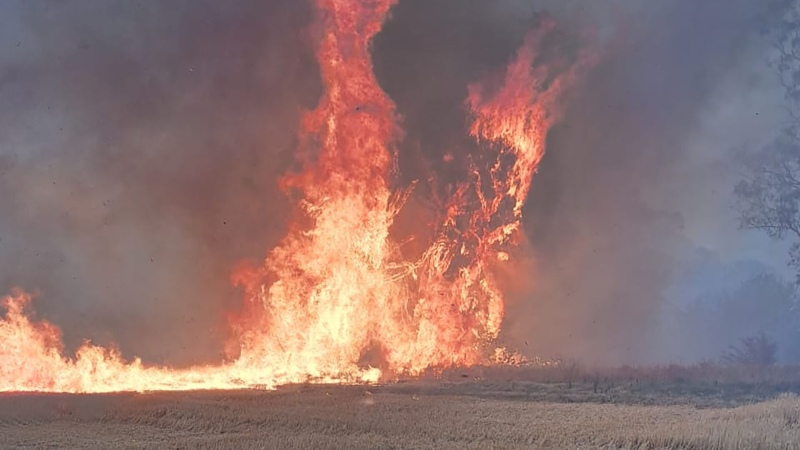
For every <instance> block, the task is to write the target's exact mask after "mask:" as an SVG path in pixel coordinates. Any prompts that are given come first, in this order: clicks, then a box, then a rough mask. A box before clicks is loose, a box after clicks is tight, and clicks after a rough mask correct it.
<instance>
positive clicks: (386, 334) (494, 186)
mask: <svg viewBox="0 0 800 450" xmlns="http://www.w3.org/2000/svg"><path fill="white" fill-rule="evenodd" d="M396 1H397V0H376V1H372V2H363V1H358V0H317V1H316V6H317V22H316V28H315V29H316V31H317V33H318V36H319V40H318V45H317V49H316V57H317V61H318V64H319V67H320V71H321V76H322V81H323V85H324V93H323V95H322V97H321V99H320V101H319V104H318V106H317V108H316V109H314V110H313V111H310V112H308V113H307V114H305V116H304V117H303V119H302V123H301V130H300V137H299V143H300V144H299V149H298V152H297V154H298V155H302V156H298V166H299V167H300V168H299V169H298V170H296V171H293V172H291V173H290V174H288V175H286V176H285V177H283V178H282V180H281V187H282V188H283V190H284V191H285V192H286V193H287V195H289V196H290V197H291V198H293V199H296V211H295V215H294V218H293V222H292V224H291V225H290V227H289V231H288V234H287V235H286V236H285V238H284V239H283V240H282V241H281V242H280V243H279V244H278V245H277V246H276V247H275V248H274V249H273V250H272V251H271V252H270V253H269V254H268V255H267V257H266V258H265V259H264V260H263V262H261V263H260V264H251V265H247V266H243V267H242V268H240V269H237V270H236V271H235V273H234V274H233V281H234V283H235V284H236V285H237V286H238V287H240V288H241V290H242V291H243V293H244V299H243V305H242V308H241V309H240V310H239V311H237V313H236V314H235V315H234V316H233V318H232V320H231V325H232V328H233V330H234V333H233V341H232V342H231V343H230V345H229V348H230V349H231V351H230V354H229V355H228V356H229V358H228V361H227V362H225V363H223V364H220V365H216V366H204V367H193V368H189V369H175V368H170V367H155V366H147V365H144V364H142V362H141V361H139V360H134V361H132V362H128V361H124V360H123V358H122V357H121V356H120V353H119V352H118V351H116V350H115V349H113V348H102V347H98V346H95V345H93V344H91V343H89V342H86V343H85V344H84V345H83V346H82V347H81V348H80V349H79V350H78V351H77V352H76V354H75V355H74V357H70V356H68V355H65V354H64V351H63V346H62V344H61V336H60V332H59V329H58V328H57V327H56V326H55V325H53V324H50V323H48V322H44V321H37V320H35V319H33V318H31V316H30V315H29V313H28V312H27V311H26V310H27V308H28V307H29V304H30V301H31V296H30V295H28V294H26V293H24V292H22V291H15V292H12V293H11V294H10V295H9V296H7V297H5V298H4V299H3V307H4V308H5V318H4V319H3V321H0V391H48V392H113V391H146V390H191V389H235V388H241V387H245V386H254V385H258V386H266V387H274V386H276V385H280V384H286V383H295V382H306V381H316V382H337V383H359V382H374V381H377V380H380V379H386V378H392V377H396V376H400V375H409V376H417V375H420V374H422V373H423V372H425V371H428V370H443V369H447V368H452V367H462V366H471V365H476V364H480V363H485V362H489V361H492V360H502V361H505V362H507V361H517V360H518V358H515V357H513V355H511V356H509V352H508V351H506V350H505V349H504V348H502V346H500V345H499V344H498V337H499V334H500V331H501V324H502V322H503V317H504V296H503V292H502V290H501V288H500V283H499V282H498V280H497V276H496V270H497V268H498V267H499V265H503V264H509V263H510V261H512V260H513V258H514V251H513V248H514V246H515V245H516V244H517V243H518V241H519V234H520V224H521V220H522V210H523V206H524V204H525V200H526V198H527V196H528V193H529V189H530V185H531V179H532V177H533V176H534V174H535V173H536V170H537V167H538V165H539V163H540V161H541V159H542V156H543V155H544V152H545V137H546V135H547V132H548V130H549V129H550V127H551V126H552V125H553V124H554V123H555V122H557V121H558V120H559V118H560V112H561V108H560V104H562V103H563V101H564V96H565V94H567V93H568V91H569V90H570V89H571V88H572V87H573V86H574V85H575V82H576V79H577V78H578V77H579V75H580V74H581V73H582V72H583V71H585V70H586V69H587V68H588V67H589V66H590V65H591V64H592V63H593V58H592V55H591V54H590V53H588V52H586V53H579V54H578V55H577V56H573V57H571V58H567V59H563V60H555V61H552V60H551V59H552V58H543V57H542V47H543V42H542V41H543V39H545V38H546V37H547V36H548V35H549V34H550V33H552V32H553V30H554V28H555V23H554V22H553V21H551V20H549V19H547V20H543V21H542V22H541V23H540V24H538V25H537V27H536V28H535V29H534V30H532V31H531V32H530V33H529V34H528V36H527V37H526V39H525V40H524V43H523V46H522V47H521V48H520V49H519V50H518V52H517V54H516V57H515V58H514V59H513V60H512V61H511V62H510V64H509V65H508V67H507V68H506V70H505V71H504V72H503V73H501V74H499V76H498V77H495V78H492V80H487V81H480V82H476V83H474V84H472V85H470V86H469V89H468V91H469V96H468V98H467V99H466V102H465V106H466V107H467V108H468V110H469V117H470V120H471V123H469V124H467V129H468V132H469V134H470V136H471V137H472V138H473V139H474V141H475V142H476V144H477V146H478V148H480V149H481V150H480V151H481V153H480V155H467V156H465V158H466V160H465V161H461V163H462V166H463V167H465V168H467V170H465V171H464V173H463V177H462V181H461V182H459V183H458V184H457V185H456V187H455V188H454V189H452V191H451V192H450V193H449V195H448V196H447V197H445V198H443V199H442V200H441V201H440V202H439V203H440V204H438V205H436V206H437V207H438V209H439V210H438V213H437V214H435V216H436V217H437V219H436V222H435V223H433V224H431V227H430V229H431V230H432V231H431V233H430V235H429V236H412V237H411V238H409V237H407V236H396V235H395V234H396V232H395V231H394V230H393V228H392V225H393V221H394V219H395V218H396V216H397V214H398V213H399V212H400V211H401V210H402V209H403V207H404V206H405V202H406V200H407V199H408V198H409V196H411V195H414V191H413V190H414V185H413V184H412V185H411V186H399V184H400V183H399V182H398V179H399V174H398V172H397V166H398V165H397V162H396V158H397V145H398V143H399V142H400V141H401V139H402V130H401V128H400V125H399V120H398V117H397V113H396V110H395V105H394V103H393V102H392V100H391V99H390V98H389V97H388V96H387V95H386V94H385V93H384V91H383V90H382V89H381V87H380V85H379V83H378V81H377V79H376V77H375V75H374V73H373V67H372V61H371V54H370V43H371V40H372V38H373V37H374V36H375V35H376V34H377V33H378V32H379V31H380V30H381V27H382V24H383V22H384V20H385V18H386V16H387V14H388V13H389V11H390V9H391V8H392V6H393V5H394V4H395V3H396ZM497 80H500V81H499V82H498V81H497ZM448 155H449V158H450V160H451V161H452V159H453V158H458V156H453V154H451V153H448ZM409 239H413V240H414V241H415V242H417V243H419V242H425V246H424V248H425V250H424V251H422V252H421V253H420V254H418V255H413V256H409V255H408V253H409V252H408V251H406V249H405V248H404V244H405V243H406V242H409ZM497 355H502V356H503V357H502V358H500V357H498V356H497Z"/></svg>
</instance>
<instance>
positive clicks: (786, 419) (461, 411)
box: [0, 383, 800, 450]
mask: <svg viewBox="0 0 800 450" xmlns="http://www.w3.org/2000/svg"><path fill="white" fill-rule="evenodd" d="M442 386H444V385H442ZM466 387H467V385H466V384H462V385H460V388H461V389H459V388H458V387H453V385H451V386H449V387H446V388H445V387H442V389H441V390H438V391H437V390H435V389H434V386H433V385H432V384H430V383H428V384H426V383H415V384H404V385H393V386H386V387H379V388H371V389H370V390H367V389H368V388H363V387H325V386H318V387H297V386H295V387H287V388H284V389H281V390H279V391H277V392H258V391H250V392H212V393H188V394H185V393H184V394H177V393H159V394H124V395H97V396H95V395H87V396H65V395H7V396H2V397H0V436H2V442H0V446H2V447H3V448H153V449H164V448H176V449H177V448H181V449H183V448H209V449H323V448H347V449H376V448H381V449H400V448H409V449H410V448H414V449H426V448H429V449H434V448H435V449H473V448H474V449H489V448H503V449H505V448H509V449H516V448H519V449H522V448H525V449H698V450H699V449H704V450H705V449H710V450H714V449H734V450H736V449H772V448H775V449H787V450H789V449H798V450H800V398H798V397H795V396H793V395H785V396H782V397H780V398H778V399H774V400H771V401H768V402H762V403H757V404H750V405H744V406H740V407H736V408H705V409H700V408H697V407H695V406H693V405H690V404H686V405H668V406H664V405H662V406H642V405H621V404H598V403H554V402H550V401H547V402H541V401H528V400H525V399H524V398H523V397H519V398H513V399H508V398H500V397H495V396H493V395H491V394H490V393H486V392H484V395H475V392H477V391H479V389H477V388H473V393H472V394H471V395H464V394H467V393H468V392H467V391H468V389H466ZM459 390H464V393H460V392H459ZM521 400H525V401H521Z"/></svg>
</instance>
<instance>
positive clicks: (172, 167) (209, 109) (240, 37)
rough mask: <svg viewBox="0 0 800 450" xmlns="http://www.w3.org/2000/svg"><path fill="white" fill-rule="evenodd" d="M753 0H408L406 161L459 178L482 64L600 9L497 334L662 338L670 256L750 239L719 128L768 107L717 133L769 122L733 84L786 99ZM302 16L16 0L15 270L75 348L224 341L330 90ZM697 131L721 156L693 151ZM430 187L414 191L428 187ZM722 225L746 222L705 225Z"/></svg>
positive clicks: (396, 83) (163, 357)
mask: <svg viewBox="0 0 800 450" xmlns="http://www.w3.org/2000/svg"><path fill="white" fill-rule="evenodd" d="M761 3H762V2H753V1H749V0H734V1H722V0H715V1H707V2H702V3H698V2H692V1H690V0H679V1H667V0H657V1H651V2H639V1H633V0H630V1H628V0H617V1H609V2H582V1H577V0H576V1H567V2H564V1H522V0H496V1H492V2H465V1H463V0H436V1H430V0H402V1H401V2H400V3H399V4H398V6H397V7H396V8H395V9H394V11H393V13H392V18H391V20H390V21H389V23H387V25H386V28H385V30H384V32H383V33H382V34H381V35H380V36H379V37H378V39H377V41H376V42H375V45H374V50H375V51H374V57H375V63H376V71H377V74H378V78H379V80H380V81H381V83H382V84H383V86H384V87H385V89H386V90H387V92H388V93H389V95H390V96H391V97H392V98H393V99H394V100H395V101H396V102H397V104H398V108H399V111H400V113H401V114H402V115H403V127H404V129H405V130H406V131H407V137H406V140H405V141H404V143H403V145H402V148H401V155H400V156H401V157H400V166H401V170H402V172H403V173H404V176H405V177H406V178H405V179H404V180H403V181H405V182H408V181H410V180H411V179H414V178H421V179H423V180H424V179H425V178H426V177H427V174H428V173H430V172H431V171H434V172H435V173H437V174H440V176H441V177H443V179H445V180H446V179H448V177H449V176H450V175H452V173H451V171H452V170H453V169H452V167H450V166H448V165H447V164H446V163H445V162H444V161H443V159H442V156H443V155H444V154H445V153H448V152H460V151H465V149H467V148H469V146H470V145H471V144H470V143H469V142H468V140H467V139H466V137H465V135H466V133H465V128H466V117H465V108H464V99H465V98H466V86H467V84H468V83H471V82H474V81H477V80H480V79H482V78H484V77H485V76H486V75H487V74H490V73H492V72H494V71H496V70H498V69H501V68H502V67H503V66H504V65H505V64H506V63H507V62H508V61H509V59H510V58H511V57H512V55H513V54H514V52H515V51H516V49H517V47H518V46H519V45H520V44H521V42H522V39H523V36H524V34H525V32H526V31H528V30H529V29H530V27H531V26H534V25H535V24H536V23H537V20H538V19H537V14H538V13H541V12H542V11H549V12H550V13H552V14H554V15H555V16H556V18H557V19H558V21H559V22H560V23H561V24H562V26H563V29H562V30H563V31H562V37H563V41H559V42H555V43H553V44H552V45H553V46H554V50H553V51H566V52H569V51H571V49H572V50H574V47H576V46H578V45H584V44H585V43H586V42H587V39H588V38H583V37H582V35H583V33H584V32H585V30H587V29H593V30H594V33H595V34H594V36H595V37H594V38H591V39H590V40H589V42H591V41H592V40H593V42H594V43H593V45H596V46H597V48H598V51H599V52H600V53H601V60H600V61H601V62H600V64H599V65H598V66H597V67H596V68H595V69H594V70H593V71H592V72H591V73H590V74H588V76H587V77H586V79H585V80H584V83H583V84H584V85H583V87H582V88H581V89H580V92H579V93H578V95H576V96H574V97H573V99H572V101H571V103H570V105H569V108H568V113H567V115H566V119H565V120H564V121H563V123H562V124H561V125H559V126H558V127H557V128H556V129H554V130H553V132H552V133H551V136H550V139H549V143H548V154H547V156H546V157H545V160H544V162H543V165H542V167H541V170H540V172H539V174H538V175H537V176H536V178H535V180H534V186H533V190H532V194H531V197H530V199H529V202H528V207H527V210H526V217H527V219H526V223H525V225H526V234H527V236H528V238H529V240H530V243H529V246H530V248H529V252H530V254H531V260H530V261H528V262H525V264H521V265H520V268H518V269H517V270H515V271H514V273H513V277H508V278H509V279H511V280H513V281H514V283H513V284H514V286H513V288H514V289H513V291H514V294H513V298H512V301H511V304H510V305H509V308H510V310H509V314H508V319H507V324H506V329H507V338H508V339H509V340H510V341H512V342H513V343H515V344H517V345H519V346H520V347H521V349H522V350H524V351H525V352H526V353H528V354H530V355H562V356H567V357H576V358H581V359H584V360H592V361H597V360H601V361H605V362H622V361H628V362H630V361H633V362H636V361H652V360H658V359H659V358H660V357H662V356H663V355H664V354H666V353H664V352H662V350H663V347H664V342H663V341H664V337H663V336H660V335H658V334H657V333H654V332H653V330H655V329H658V327H659V320H660V316H661V313H662V310H663V306H664V304H665V302H666V301H667V300H669V299H667V298H666V294H665V292H666V290H667V288H668V287H669V286H670V284H671V282H672V280H673V274H674V272H675V270H676V269H677V268H680V267H681V264H682V263H683V261H684V259H685V257H686V255H689V254H691V253H692V252H693V251H694V250H695V247H697V246H703V245H709V246H712V247H713V248H714V249H715V250H720V249H722V248H724V247H726V246H727V244H728V243H729V242H730V241H731V240H738V239H742V238H741V235H739V234H736V233H734V232H733V231H730V230H734V229H735V224H733V223H731V222H732V221H733V218H732V216H731V215H730V214H729V213H727V212H722V211H727V204H726V201H725V198H726V197H725V196H726V195H727V193H728V192H729V191H730V189H729V187H727V186H725V185H724V184H725V183H726V182H727V181H726V180H727V178H726V177H727V175H725V173H726V172H725V170H727V169H726V167H724V164H723V165H720V164H719V161H721V160H724V158H726V157H727V156H725V155H726V154H725V151H726V150H727V148H722V147H724V146H729V145H736V144H737V143H738V141H740V140H742V141H747V142H758V141H759V140H761V139H763V136H765V135H767V134H769V133H771V132H772V131H773V130H772V128H770V125H769V124H771V123H773V120H772V119H774V118H775V114H771V113H767V112H765V111H764V110H762V111H761V116H760V118H759V119H757V120H759V121H761V122H760V123H763V125H762V126H753V127H737V132H738V133H739V134H741V138H740V139H739V138H737V139H733V138H729V139H728V140H725V142H724V143H719V142H717V140H716V139H712V138H711V137H713V136H714V134H713V133H712V132H709V131H708V128H709V127H711V128H714V130H717V131H713V132H714V133H720V131H718V130H719V129H720V128H721V127H722V128H724V127H725V124H739V123H749V122H748V121H749V120H754V119H753V112H752V111H746V110H743V109H742V108H741V105H738V106H736V105H731V104H727V103H725V102H724V101H722V100H720V99H721V98H724V96H725V95H729V94H730V93H731V92H739V91H747V92H750V93H754V94H752V95H753V96H754V97H755V98H759V99H764V100H763V101H764V102H766V103H769V102H771V101H772V99H773V98H774V96H773V95H772V93H773V92H774V89H773V87H772V85H770V84H769V83H768V82H764V81H762V80H764V79H766V75H763V74H759V73H755V72H754V71H753V67H762V66H763V65H764V61H762V55H763V51H762V50H763V47H762V46H763V45H764V44H763V43H760V42H759V41H758V39H757V36H756V35H755V30H756V28H757V23H756V19H757V17H758V15H759V14H761V13H762V12H763V11H762V10H763V9H766V6H765V5H761ZM311 18H312V11H311V7H310V5H308V4H307V3H306V2H300V1H290V0H282V1H270V2H264V1H256V0H238V1H229V2H216V1H212V0H203V1H191V2H190V1H178V0H170V1H166V0H165V1H151V2H143V3H140V2H128V1H122V0H120V1H109V2H104V3H103V4H102V5H98V4H97V2H91V1H88V0H71V1H64V2H58V3H50V4H47V3H31V2H25V1H23V0H13V1H7V2H3V3H2V4H0V61H2V66H0V211H1V212H0V290H6V289H7V288H10V287H11V286H21V287H23V288H27V289H32V288H38V289H39V290H40V291H41V296H40V297H39V298H37V299H36V301H35V307H36V309H37V310H38V311H40V312H41V315H42V316H44V317H46V318H48V319H50V320H52V321H53V322H54V323H56V324H58V325H60V326H62V328H63V329H64V332H65V337H66V342H67V344H68V346H71V347H72V346H75V345H76V344H77V343H79V340H80V339H82V338H91V339H92V340H93V341H95V342H97V343H100V344H106V343H109V342H116V343H118V344H119V345H120V347H121V349H122V350H123V354H125V355H133V354H137V355H141V356H143V357H144V358H145V360H148V361H155V362H169V363H173V364H185V363H189V362H198V361H203V360H213V358H215V357H216V355H217V353H219V352H220V351H221V346H222V343H223V341H224V339H225V336H226V333H228V330H227V327H226V323H225V316H226V313H227V312H229V311H230V310H231V309H232V308H235V306H236V305H237V303H238V299H239V297H238V294H237V292H236V291H235V290H234V289H232V288H231V287H230V283H229V282H228V274H229V273H230V271H231V269H232V268H233V267H234V265H235V264H236V262H237V261H240V260H241V259H244V258H261V257H263V255H265V254H266V251H267V249H269V248H270V247H271V246H272V245H274V244H275V242H276V240H277V239H278V238H280V237H281V236H282V235H283V231H284V226H285V223H284V216H285V215H286V213H287V209H288V208H287V204H286V201H285V199H284V197H283V195H282V194H281V193H279V192H278V190H277V189H276V183H275V181H276V179H277V177H278V176H279V175H280V174H282V173H283V172H285V170H286V169H287V167H288V166H289V165H290V163H291V159H292V158H291V154H292V150H293V148H294V146H295V134H296V133H295V130H296V129H297V121H298V118H299V114H300V112H301V110H302V109H303V108H307V107H311V106H312V105H313V104H314V103H315V101H316V99H317V98H318V97H319V93H320V92H319V89H320V88H319V80H318V74H317V69H316V66H315V64H314V63H313V58H312V54H311V51H310V45H309V42H310V40H309V39H308V35H307V33H306V27H307V26H308V24H309V22H310V20H311ZM762 93H763V95H762ZM739 109H742V110H741V111H739ZM709 117H724V118H726V119H725V121H723V122H722V125H720V124H719V123H716V122H714V121H713V120H709V119H708V118H709ZM709 123H712V125H708V124H709ZM709 136H711V137H709ZM732 141H736V142H732ZM711 146H716V147H715V148H714V149H712V150H709V147H711ZM706 151H711V155H712V156H710V157H709V158H710V159H711V160H712V162H710V163H709V158H702V157H701V158H699V160H700V162H698V157H697V155H698V152H699V153H702V154H705V153H703V152H706ZM705 177H709V178H710V179H713V180H719V185H717V184H715V183H710V184H713V185H714V187H716V188H718V190H719V193H720V194H719V196H717V197H714V198H713V199H712V200H713V201H715V202H716V203H715V204H714V206H713V207H709V206H708V203H707V202H703V201H701V200H700V199H706V198H707V196H705V197H704V196H700V197H698V196H697V195H696V190H698V189H706V188H708V186H709V183H706V184H702V183H701V184H698V183H697V182H696V180H697V179H706V178H705ZM687 178H691V179H687ZM420 192H421V193H420V194H419V198H417V199H414V200H412V203H414V204H416V203H418V202H419V203H424V199H422V198H421V197H422V196H423V193H426V192H427V191H426V190H425V188H422V187H421V188H420ZM419 209H423V208H419ZM419 209H414V208H410V209H409V211H411V212H406V216H404V217H402V218H401V220H402V221H403V223H412V224H414V225H416V226H419V225H420V223H421V222H420V221H419V220H416V221H415V220H414V218H413V217H409V215H410V214H413V213H414V212H418V211H419ZM709 210H713V211H720V214H718V215H715V214H709V213H708V211H709ZM717 229H724V230H727V231H726V232H725V233H727V234H725V235H726V236H730V238H729V239H728V240H719V239H717V241H715V242H702V240H704V239H706V238H705V237H704V236H715V237H717V236H719V235H720V233H715V232H713V231H709V230H717ZM698 240H700V241H698ZM746 256H748V257H749V254H746ZM730 257H731V258H735V257H738V256H737V255H733V256H730ZM658 352H661V353H658Z"/></svg>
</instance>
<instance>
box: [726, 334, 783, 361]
mask: <svg viewBox="0 0 800 450" xmlns="http://www.w3.org/2000/svg"><path fill="white" fill-rule="evenodd" d="M777 350H778V346H777V345H776V344H775V342H773V341H772V340H771V339H770V338H769V336H767V334H766V333H764V332H763V331H762V332H761V333H759V334H756V335H754V336H748V337H746V338H743V339H742V340H741V341H740V342H739V344H738V345H731V346H730V348H729V349H728V351H727V352H726V353H725V355H723V357H722V359H723V360H724V361H725V362H727V363H729V364H743V365H752V366H771V365H773V364H775V353H776V352H777Z"/></svg>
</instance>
